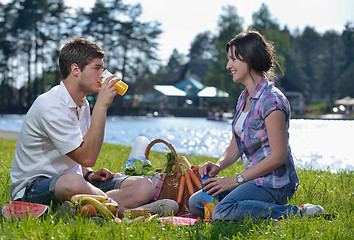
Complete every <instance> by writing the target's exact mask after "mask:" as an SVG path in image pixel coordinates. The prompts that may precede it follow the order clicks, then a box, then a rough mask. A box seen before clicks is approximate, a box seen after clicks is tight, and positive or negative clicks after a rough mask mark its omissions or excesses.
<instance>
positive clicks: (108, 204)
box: [103, 202, 118, 211]
mask: <svg viewBox="0 0 354 240" xmlns="http://www.w3.org/2000/svg"><path fill="white" fill-rule="evenodd" d="M103 205H104V206H105V207H106V208H108V210H110V211H114V210H117V209H118V205H117V204H114V203H109V202H104V203H103Z"/></svg>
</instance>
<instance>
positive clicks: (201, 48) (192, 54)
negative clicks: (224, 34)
mask: <svg viewBox="0 0 354 240" xmlns="http://www.w3.org/2000/svg"><path fill="white" fill-rule="evenodd" d="M212 38H213V36H212V34H211V32H210V31H205V32H202V33H199V34H198V35H197V36H196V37H195V38H194V40H193V41H192V43H191V47H190V49H189V54H188V57H189V59H190V60H191V61H192V60H198V59H204V60H208V59H211V58H212V52H211V49H212V44H211V42H212Z"/></svg>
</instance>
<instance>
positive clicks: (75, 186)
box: [54, 173, 86, 201]
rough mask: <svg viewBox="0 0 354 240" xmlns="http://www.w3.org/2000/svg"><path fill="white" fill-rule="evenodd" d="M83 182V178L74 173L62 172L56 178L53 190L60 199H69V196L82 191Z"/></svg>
mask: <svg viewBox="0 0 354 240" xmlns="http://www.w3.org/2000/svg"><path fill="white" fill-rule="evenodd" d="M85 183H86V182H85V181H84V179H83V178H82V177H81V176H80V175H78V174H76V173H69V174H64V175H62V176H60V177H59V178H58V180H57V182H56V184H55V189H54V191H55V194H56V196H57V197H58V198H59V199H60V200H62V201H65V200H69V199H70V198H71V196H73V195H75V194H77V193H81V192H82V191H83V189H84V188H85V187H84V184H85Z"/></svg>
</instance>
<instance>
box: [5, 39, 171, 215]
mask: <svg viewBox="0 0 354 240" xmlns="http://www.w3.org/2000/svg"><path fill="white" fill-rule="evenodd" d="M104 56H105V52H104V51H103V49H102V48H101V47H100V46H99V45H97V44H96V43H94V42H91V41H89V40H87V39H82V38H77V39H72V40H71V41H69V42H68V43H66V44H65V46H64V47H63V48H62V50H61V52H60V57H59V66H60V72H61V74H62V78H63V80H62V82H61V83H60V85H58V86H55V87H53V88H52V89H51V90H50V91H48V92H47V93H44V94H42V95H41V96H39V97H38V98H37V99H36V101H35V102H34V103H33V105H32V106H31V108H30V110H29V111H28V113H27V115H26V119H25V121H24V123H23V126H22V129H21V132H20V135H19V138H18V142H17V146H16V150H15V156H14V159H13V163H12V167H11V172H10V178H11V184H10V195H11V199H13V200H21V201H25V202H34V203H41V204H47V205H49V204H50V203H53V204H54V205H58V204H61V203H62V202H64V201H67V200H70V199H71V197H72V196H73V195H75V194H94V195H104V196H108V197H110V198H111V199H113V201H116V202H117V203H118V204H119V205H120V206H123V207H122V208H121V209H120V212H119V215H120V216H121V215H122V213H123V211H124V210H126V209H130V208H136V207H138V206H141V205H143V204H146V203H148V202H150V201H151V200H152V198H153V196H154V188H153V185H152V182H151V181H150V180H148V179H146V178H143V177H127V176H125V177H121V178H113V174H112V173H111V172H110V171H109V170H107V169H105V168H102V169H99V170H98V171H92V170H91V167H93V166H95V164H96V161H97V157H98V155H99V153H100V150H101V147H102V143H103V139H104V129H105V122H106V116H107V109H108V108H109V106H110V105H111V104H112V101H113V99H114V97H115V96H116V95H117V92H116V90H115V88H114V87H113V88H111V87H112V86H113V84H114V83H115V82H117V80H115V79H113V77H114V76H111V77H109V78H108V79H107V80H105V82H104V83H103V84H102V86H101V84H100V81H101V78H102V77H101V75H102V72H103V65H104V64H103V58H104ZM97 92H98V96H97V101H96V104H95V106H94V108H93V111H92V116H91V119H90V108H89V104H88V101H87V100H86V96H87V95H88V94H91V93H97ZM160 206H161V207H160ZM142 207H143V208H150V209H151V212H152V213H161V211H166V212H168V211H172V210H173V211H174V212H177V211H178V204H177V203H176V202H174V201H172V200H162V201H157V202H154V203H151V204H147V205H143V206H142ZM176 208H177V209H176Z"/></svg>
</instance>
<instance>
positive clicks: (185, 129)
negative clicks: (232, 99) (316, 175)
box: [0, 115, 354, 172]
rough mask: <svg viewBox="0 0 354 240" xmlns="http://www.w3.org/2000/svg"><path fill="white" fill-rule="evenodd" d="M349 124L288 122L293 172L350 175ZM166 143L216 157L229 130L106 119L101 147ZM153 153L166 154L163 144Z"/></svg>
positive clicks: (201, 122) (189, 121)
mask: <svg viewBox="0 0 354 240" xmlns="http://www.w3.org/2000/svg"><path fill="white" fill-rule="evenodd" d="M23 118H24V117H23V115H20V116H19V115H4V116H2V117H0V129H3V130H10V131H17V132H19V131H20V129H21V126H22V123H23ZM353 134H354V121H344V120H300V119H292V120H291V122H290V145H291V148H292V153H293V156H294V161H295V164H296V166H297V167H301V168H313V169H322V170H327V168H328V169H329V170H331V171H333V172H335V171H338V170H343V169H347V170H354V146H353V141H352V140H351V139H352V138H353ZM141 135H143V136H146V137H147V138H149V139H150V140H153V139H156V138H162V139H165V140H167V141H169V142H170V143H171V144H172V145H173V146H174V148H175V149H176V152H177V153H178V154H194V155H206V156H212V157H216V158H218V157H219V156H220V155H221V154H222V152H223V151H224V150H225V148H226V147H227V146H228V144H229V143H230V139H231V137H232V134H231V125H230V123H227V122H215V121H208V120H206V119H204V118H170V117H168V118H148V117H108V119H107V123H106V131H105V142H109V143H114V144H123V145H127V146H132V144H133V143H134V141H135V139H136V138H137V137H138V136H141ZM152 150H156V151H163V152H168V148H167V147H166V146H165V145H164V144H161V143H160V144H156V145H155V146H153V148H152Z"/></svg>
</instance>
